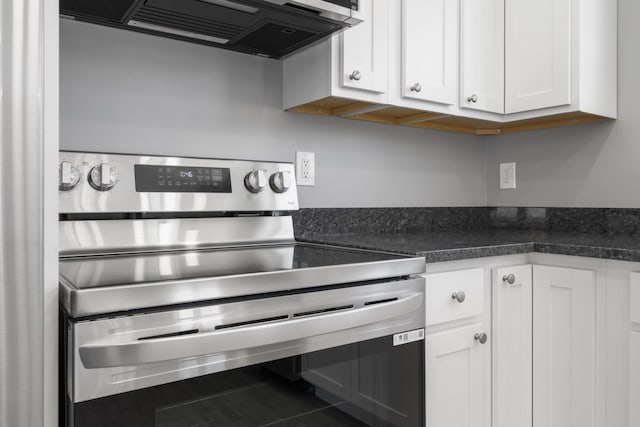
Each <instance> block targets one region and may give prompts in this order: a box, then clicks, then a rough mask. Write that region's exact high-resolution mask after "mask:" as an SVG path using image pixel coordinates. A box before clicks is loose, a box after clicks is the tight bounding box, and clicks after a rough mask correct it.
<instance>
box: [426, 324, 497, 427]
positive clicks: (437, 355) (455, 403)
mask: <svg viewBox="0 0 640 427" xmlns="http://www.w3.org/2000/svg"><path fill="white" fill-rule="evenodd" d="M483 333H486V331H484V329H483V325H482V324H481V323H477V324H473V325H470V326H465V327H461V328H455V329H450V330H446V331H443V332H439V333H434V334H430V335H427V337H426V339H425V345H426V352H425V361H426V390H425V391H426V393H425V396H426V426H428V427H429V426H431V427H483V426H484V420H485V409H484V408H485V405H484V401H485V395H484V390H485V369H484V367H485V358H486V357H489V351H488V349H489V347H490V346H489V344H488V343H486V341H485V344H482V343H481V342H480V338H481V337H480V334H483ZM476 334H478V337H477V338H476ZM482 341H484V338H483V339H482Z"/></svg>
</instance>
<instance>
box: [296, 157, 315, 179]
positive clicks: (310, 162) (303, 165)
mask: <svg viewBox="0 0 640 427" xmlns="http://www.w3.org/2000/svg"><path fill="white" fill-rule="evenodd" d="M315 184H316V154H315V153H310V152H305V151H296V185H298V186H313V185H315Z"/></svg>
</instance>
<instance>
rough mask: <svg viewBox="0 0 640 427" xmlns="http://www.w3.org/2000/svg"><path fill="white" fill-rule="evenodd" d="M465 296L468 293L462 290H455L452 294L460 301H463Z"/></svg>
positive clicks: (452, 297)
mask: <svg viewBox="0 0 640 427" xmlns="http://www.w3.org/2000/svg"><path fill="white" fill-rule="evenodd" d="M465 298H466V295H465V294H464V292H462V291H459V292H454V293H452V294H451V299H454V300H456V301H458V302H459V303H463V302H464V299H465Z"/></svg>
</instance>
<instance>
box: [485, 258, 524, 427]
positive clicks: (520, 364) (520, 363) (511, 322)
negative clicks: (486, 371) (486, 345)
mask: <svg viewBox="0 0 640 427" xmlns="http://www.w3.org/2000/svg"><path fill="white" fill-rule="evenodd" d="M492 291H493V316H492V323H493V359H492V370H493V402H492V403H493V423H492V426H493V427H531V423H532V410H533V408H532V405H531V401H532V396H531V395H532V392H533V388H532V387H533V386H532V379H533V378H532V369H533V368H532V366H533V365H532V363H533V362H532V356H533V354H532V351H533V349H532V345H533V336H532V335H533V325H532V321H533V313H532V311H533V287H532V266H531V265H520V266H514V267H505V268H498V269H496V271H495V277H494V280H493V287H492Z"/></svg>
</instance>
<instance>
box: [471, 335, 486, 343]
mask: <svg viewBox="0 0 640 427" xmlns="http://www.w3.org/2000/svg"><path fill="white" fill-rule="evenodd" d="M473 339H475V340H476V341H478V342H479V343H480V344H484V343H486V342H487V334H485V333H484V332H482V333H480V334H475V335H474V336H473Z"/></svg>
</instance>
